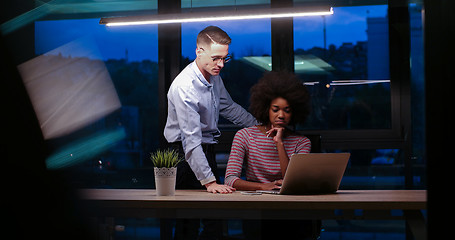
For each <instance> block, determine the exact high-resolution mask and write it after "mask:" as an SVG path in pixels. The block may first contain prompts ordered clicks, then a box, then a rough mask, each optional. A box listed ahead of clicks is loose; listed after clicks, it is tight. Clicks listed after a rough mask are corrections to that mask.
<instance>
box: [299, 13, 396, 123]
mask: <svg viewBox="0 0 455 240" xmlns="http://www.w3.org/2000/svg"><path fill="white" fill-rule="evenodd" d="M333 11H334V14H333V15H329V16H322V17H321V16H316V17H302V18H295V19H294V49H295V72H296V73H297V74H298V75H299V76H300V77H301V78H302V80H304V81H305V84H306V85H307V86H308V89H309V91H310V92H311V94H312V108H313V109H312V114H311V115H310V117H309V119H308V121H307V123H306V124H305V125H304V126H300V127H299V128H300V129H386V128H390V127H391V103H390V102H391V100H390V76H389V52H388V51H389V46H388V18H387V5H375V6H357V7H335V8H334V10H333Z"/></svg>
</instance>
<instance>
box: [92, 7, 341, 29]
mask: <svg viewBox="0 0 455 240" xmlns="http://www.w3.org/2000/svg"><path fill="white" fill-rule="evenodd" d="M326 9H327V10H322V11H321V8H319V10H318V11H311V10H310V9H309V8H281V9H265V10H266V12H264V10H263V9H262V10H257V11H251V10H250V11H241V10H238V11H230V12H219V13H216V12H215V13H214V12H209V13H208V14H210V16H207V15H206V16H204V14H205V13H202V12H193V13H188V14H183V13H182V14H155V15H150V16H132V17H113V18H101V20H100V24H105V25H106V26H128V25H145V24H168V23H188V22H205V21H231V20H247V19H263V18H286V17H304V16H323V15H331V14H333V9H332V8H331V7H330V8H326Z"/></svg>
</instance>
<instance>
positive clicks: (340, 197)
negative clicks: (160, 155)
mask: <svg viewBox="0 0 455 240" xmlns="http://www.w3.org/2000/svg"><path fill="white" fill-rule="evenodd" d="M79 194H80V198H81V200H82V201H85V202H87V203H96V204H95V205H97V206H102V207H103V208H119V207H120V208H141V209H146V208H155V209H156V208H160V209H163V208H172V209H237V210H239V209H240V210H241V209H245V210H246V209H250V210H254V209H269V210H273V209H277V210H286V209H287V210H292V209H299V210H305V209H308V210H309V209H314V210H316V209H365V210H385V209H402V210H419V209H426V202H427V196H426V190H340V191H338V192H337V193H335V194H326V195H299V196H297V195H271V194H262V195H243V194H242V193H241V191H237V192H234V193H233V194H213V193H208V192H206V191H204V190H176V192H175V196H156V193H155V190H154V189H81V190H79Z"/></svg>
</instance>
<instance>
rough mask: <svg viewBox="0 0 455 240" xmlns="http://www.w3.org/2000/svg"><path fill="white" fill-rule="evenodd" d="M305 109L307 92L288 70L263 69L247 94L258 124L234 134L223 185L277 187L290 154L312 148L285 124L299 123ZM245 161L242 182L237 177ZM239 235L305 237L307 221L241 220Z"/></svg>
mask: <svg viewBox="0 0 455 240" xmlns="http://www.w3.org/2000/svg"><path fill="white" fill-rule="evenodd" d="M309 111H310V96H309V93H308V90H307V89H306V87H305V85H303V82H302V81H300V80H299V79H298V78H297V77H296V76H295V75H294V74H291V73H285V72H269V73H266V74H265V75H264V77H263V78H261V79H260V80H259V82H258V83H257V84H255V85H254V86H253V87H252V88H251V98H250V112H251V113H252V114H253V116H255V117H256V119H257V120H258V121H259V122H261V123H262V124H261V125H257V126H253V127H249V128H244V129H241V130H239V131H238V132H237V133H236V135H235V137H234V141H233V143H232V148H231V153H230V156H229V161H228V164H227V168H226V176H225V184H227V185H229V186H232V187H234V188H235V189H237V190H271V189H276V188H279V187H280V186H281V183H282V180H283V177H284V175H285V173H286V169H287V167H288V163H289V158H290V156H291V155H292V154H296V153H309V152H310V150H311V142H310V140H309V139H308V138H307V137H305V136H302V135H299V134H297V133H296V132H295V131H293V130H291V127H290V126H294V125H295V124H297V123H303V122H304V121H305V119H306V118H307V116H308V114H309ZM244 161H246V180H243V179H241V178H240V176H241V173H242V166H243V164H244ZM261 226H262V230H259V229H261ZM244 233H245V235H246V237H247V239H266V238H270V239H273V238H276V237H279V238H276V239H288V238H286V237H284V236H283V234H287V235H288V236H289V237H291V238H292V239H306V238H307V237H310V236H311V221H295V220H294V221H268V220H262V221H244ZM261 235H262V236H261ZM283 237H284V238H283Z"/></svg>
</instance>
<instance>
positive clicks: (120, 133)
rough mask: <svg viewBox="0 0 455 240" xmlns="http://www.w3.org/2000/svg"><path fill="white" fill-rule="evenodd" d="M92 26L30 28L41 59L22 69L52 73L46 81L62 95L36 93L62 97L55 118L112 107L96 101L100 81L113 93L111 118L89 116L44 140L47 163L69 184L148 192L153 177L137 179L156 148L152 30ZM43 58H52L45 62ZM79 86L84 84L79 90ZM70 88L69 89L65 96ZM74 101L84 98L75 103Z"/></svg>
mask: <svg viewBox="0 0 455 240" xmlns="http://www.w3.org/2000/svg"><path fill="white" fill-rule="evenodd" d="M98 22H99V19H79V20H55V21H37V22H36V23H35V49H36V54H37V55H39V57H37V58H35V59H32V60H30V61H28V62H26V63H24V64H22V65H21V66H23V68H24V69H30V65H31V64H32V63H34V64H36V63H40V64H41V67H42V68H43V72H45V71H55V74H52V75H51V76H52V77H53V78H54V79H53V82H54V85H57V86H61V88H59V89H53V90H52V91H51V90H49V91H50V92H47V93H46V89H42V93H44V94H47V95H49V94H51V93H55V94H61V96H59V97H60V98H56V99H61V100H60V101H55V109H57V112H55V113H54V115H58V116H59V117H62V116H63V117H64V116H68V117H66V119H68V120H71V119H74V118H75V117H78V116H80V115H81V114H84V113H86V112H87V111H91V109H98V108H104V107H105V106H106V105H109V104H110V102H112V101H113V100H109V101H108V100H106V98H105V97H104V96H102V95H101V94H102V93H104V92H106V91H107V87H105V86H104V85H96V86H94V85H93V82H99V81H101V80H99V79H100V78H103V80H102V81H103V83H105V84H108V85H110V86H113V88H111V90H112V91H111V93H112V96H113V98H114V99H115V98H116V99H117V102H116V105H115V106H114V107H111V108H110V110H109V111H104V112H102V113H99V114H98V115H93V114H91V118H90V119H87V120H84V121H82V122H78V123H79V124H78V125H74V124H73V125H64V126H63V127H62V128H66V129H67V130H66V131H65V132H64V133H62V134H56V135H54V136H50V137H49V138H47V141H48V143H49V146H50V149H51V150H50V156H49V158H48V159H47V164H48V167H50V168H56V169H61V170H65V171H68V177H69V178H70V181H71V182H73V183H77V185H78V186H79V187H113V188H116V187H131V188H134V187H152V186H153V181H154V180H153V174H152V173H151V172H148V173H146V174H141V171H140V169H145V168H149V167H151V166H152V164H151V162H150V161H149V153H150V152H152V151H154V150H155V149H156V148H157V147H158V145H159V136H160V132H159V127H158V118H157V117H156V116H157V115H156V114H157V112H158V63H157V59H158V36H157V26H129V27H117V28H115V27H112V28H110V27H106V26H104V25H100V24H99V23H98ZM44 58H52V59H51V60H46V62H43V61H44ZM37 59H39V62H38V61H37ZM51 61H53V63H54V64H55V63H56V62H60V64H62V65H63V66H64V68H63V69H64V70H62V68H58V69H53V68H52V67H51V65H52V64H51ZM63 63H64V64H63ZM79 65H80V66H79ZM94 66H97V68H96V69H94V68H95V67H94ZM103 71H104V72H105V74H102V73H103ZM46 74H47V73H46ZM43 80H45V79H43ZM84 81H85V82H87V83H83V84H82V83H79V82H84ZM69 85H71V86H74V87H72V88H71V89H70V91H67V89H65V86H69ZM91 92H96V94H90V93H91ZM68 95H70V96H72V98H68ZM73 96H74V97H73ZM78 96H83V97H80V98H81V99H80V100H78V98H77V97H78ZM43 98H44V97H43ZM75 99H76V100H77V101H75ZM97 102H101V104H98V105H96V104H95V103H97ZM70 103H72V104H70ZM65 104H66V105H65ZM65 106H71V107H70V108H68V107H65ZM77 111H79V112H77ZM93 111H95V112H96V111H97V110H93ZM98 112H100V111H98ZM87 115H90V114H87ZM54 118H57V117H54ZM49 119H52V117H50V118H49ZM42 125H43V124H42ZM49 125H50V124H49ZM133 172H134V173H133Z"/></svg>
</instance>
